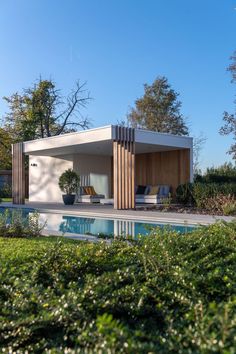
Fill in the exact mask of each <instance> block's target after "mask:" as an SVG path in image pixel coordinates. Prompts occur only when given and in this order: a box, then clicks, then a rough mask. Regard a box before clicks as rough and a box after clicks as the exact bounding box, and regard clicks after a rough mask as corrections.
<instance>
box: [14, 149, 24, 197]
mask: <svg viewBox="0 0 236 354" xmlns="http://www.w3.org/2000/svg"><path fill="white" fill-rule="evenodd" d="M12 197H13V204H24V203H25V157H24V154H23V143H17V144H14V145H13V148H12Z"/></svg>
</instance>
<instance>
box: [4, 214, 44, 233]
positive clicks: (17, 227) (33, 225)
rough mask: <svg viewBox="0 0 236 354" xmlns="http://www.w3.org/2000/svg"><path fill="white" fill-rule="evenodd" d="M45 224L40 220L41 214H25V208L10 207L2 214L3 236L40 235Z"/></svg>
mask: <svg viewBox="0 0 236 354" xmlns="http://www.w3.org/2000/svg"><path fill="white" fill-rule="evenodd" d="M44 226H45V224H44V225H41V224H40V222H39V214H38V213H37V212H34V213H32V214H29V215H28V216H24V212H23V210H19V209H16V210H13V211H12V212H10V211H9V210H8V209H6V210H5V212H4V213H3V214H0V236H1V237H14V238H15V237H18V238H22V237H38V236H41V233H42V230H43V228H44Z"/></svg>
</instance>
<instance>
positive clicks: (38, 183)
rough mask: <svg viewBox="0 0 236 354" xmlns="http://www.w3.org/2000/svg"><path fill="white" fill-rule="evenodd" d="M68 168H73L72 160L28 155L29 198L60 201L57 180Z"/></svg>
mask: <svg viewBox="0 0 236 354" xmlns="http://www.w3.org/2000/svg"><path fill="white" fill-rule="evenodd" d="M32 165H35V166H32ZM68 168H73V162H72V161H67V160H65V159H61V158H55V157H49V156H30V157H29V200H30V201H32V202H33V201H35V202H60V203H62V192H61V190H60V188H59V186H58V180H59V177H60V175H61V174H62V173H63V172H64V171H65V170H67V169H68Z"/></svg>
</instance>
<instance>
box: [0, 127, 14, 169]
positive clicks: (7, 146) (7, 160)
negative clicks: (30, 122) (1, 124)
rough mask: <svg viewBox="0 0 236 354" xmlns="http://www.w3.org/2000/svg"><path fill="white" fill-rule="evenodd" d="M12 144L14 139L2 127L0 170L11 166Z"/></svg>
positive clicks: (0, 133)
mask: <svg viewBox="0 0 236 354" xmlns="http://www.w3.org/2000/svg"><path fill="white" fill-rule="evenodd" d="M11 144H12V139H11V137H10V135H9V134H8V132H6V131H5V130H4V129H2V128H0V170H8V169H10V168H11Z"/></svg>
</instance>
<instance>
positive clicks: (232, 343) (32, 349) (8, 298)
mask: <svg viewBox="0 0 236 354" xmlns="http://www.w3.org/2000/svg"><path fill="white" fill-rule="evenodd" d="M16 250H17V252H16ZM183 250H184V251H183ZM235 268H236V224H235V223H230V224H226V223H217V224H214V225H212V226H210V227H207V228H206V227H205V228H198V229H196V231H194V232H192V233H189V234H186V235H181V234H178V233H176V232H170V231H167V230H165V231H164V232H163V231H161V230H160V229H155V230H153V233H152V235H151V237H146V238H143V239H141V240H140V241H138V242H136V243H132V244H131V243H126V242H119V241H115V242H112V243H111V244H108V243H105V242H100V243H94V244H92V243H85V242H84V243H82V242H75V241H74V242H73V241H70V242H69V241H68V240H65V239H64V240H63V239H60V241H59V240H58V239H57V238H43V239H42V238H38V239H31V240H28V239H18V240H16V239H15V240H11V239H8V240H6V239H1V238H0V269H1V272H0V284H1V288H0V295H1V296H0V309H1V331H0V352H1V353H13V352H14V353H27V352H28V353H127V354H128V353H141V354H142V353H143V354H144V353H163V354H167V353H188V354H195V353H213V352H214V353H235V347H236V327H235V310H236V304H235V299H236V287H235V284H236V272H235Z"/></svg>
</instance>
